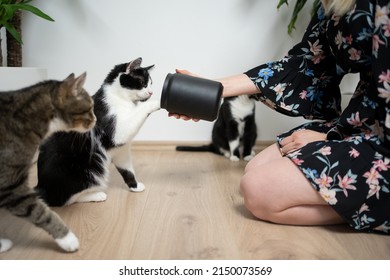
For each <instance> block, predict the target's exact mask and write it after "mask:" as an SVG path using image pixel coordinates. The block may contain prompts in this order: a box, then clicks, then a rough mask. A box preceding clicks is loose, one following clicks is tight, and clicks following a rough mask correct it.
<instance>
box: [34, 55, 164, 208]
mask: <svg viewBox="0 0 390 280" xmlns="http://www.w3.org/2000/svg"><path fill="white" fill-rule="evenodd" d="M141 62H142V59H141V58H138V59H135V60H133V61H131V62H129V63H123V64H119V65H116V66H115V67H114V68H113V69H112V70H111V72H110V73H109V74H108V75H107V77H106V79H105V80H104V82H103V84H102V86H101V87H100V89H99V90H98V91H97V93H96V94H95V95H94V96H93V99H94V102H95V107H94V112H95V114H96V117H97V122H96V126H95V127H94V129H93V130H92V133H90V134H83V135H80V134H77V133H64V132H61V133H56V134H54V135H53V136H52V137H50V138H49V139H48V141H46V142H45V144H44V145H42V146H41V149H40V154H39V158H38V185H37V187H36V190H37V191H38V192H39V194H40V195H41V197H42V198H43V199H44V200H45V201H46V202H47V203H48V204H49V205H51V206H63V205H69V204H72V203H75V202H92V201H104V200H106V198H107V195H106V192H105V189H106V187H107V182H108V175H109V170H108V169H109V168H108V167H109V165H110V163H111V162H113V163H114V165H115V167H116V169H117V170H118V171H119V173H120V174H121V175H122V177H123V180H124V181H125V183H126V184H127V185H128V187H129V188H130V190H131V191H134V192H140V191H143V190H144V188H145V186H144V185H143V184H142V183H141V182H138V181H137V180H136V178H135V174H134V168H133V164H132V160H131V141H132V139H133V138H134V137H135V136H136V134H137V132H138V131H139V129H140V128H141V126H142V124H143V123H144V122H145V120H146V118H147V117H148V116H149V114H150V113H152V112H154V111H156V110H158V109H159V108H160V102H159V101H154V100H151V99H150V97H151V96H152V90H151V82H152V81H151V78H150V75H149V70H150V69H151V68H152V67H153V66H149V67H146V68H142V67H141Z"/></svg>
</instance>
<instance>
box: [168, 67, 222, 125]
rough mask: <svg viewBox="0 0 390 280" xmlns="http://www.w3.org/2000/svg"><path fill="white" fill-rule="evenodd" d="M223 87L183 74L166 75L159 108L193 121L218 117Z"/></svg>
mask: <svg viewBox="0 0 390 280" xmlns="http://www.w3.org/2000/svg"><path fill="white" fill-rule="evenodd" d="M222 91H223V86H222V84H221V83H220V82H216V81H213V80H208V79H203V78H199V77H194V76H189V75H184V74H178V73H176V74H168V75H167V77H166V78H165V82H164V85H163V89H162V94H161V108H164V109H166V110H167V111H168V112H170V113H174V114H179V115H185V116H187V117H190V118H193V119H201V120H206V121H213V120H215V119H216V118H217V117H218V112H219V107H220V105H221V99H222Z"/></svg>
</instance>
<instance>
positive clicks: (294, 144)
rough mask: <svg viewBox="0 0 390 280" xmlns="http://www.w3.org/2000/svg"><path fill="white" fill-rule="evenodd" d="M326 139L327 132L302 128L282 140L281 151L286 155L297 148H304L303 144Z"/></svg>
mask: <svg viewBox="0 0 390 280" xmlns="http://www.w3.org/2000/svg"><path fill="white" fill-rule="evenodd" d="M324 140H326V134H325V133H321V132H317V131H313V130H309V129H302V130H298V131H295V132H293V133H292V134H291V135H290V136H287V137H286V138H284V139H283V140H282V141H281V142H280V145H281V147H280V153H281V154H282V155H283V156H284V155H286V154H288V153H291V152H293V151H295V150H298V149H300V148H302V147H303V146H305V145H307V144H309V143H311V142H315V141H324Z"/></svg>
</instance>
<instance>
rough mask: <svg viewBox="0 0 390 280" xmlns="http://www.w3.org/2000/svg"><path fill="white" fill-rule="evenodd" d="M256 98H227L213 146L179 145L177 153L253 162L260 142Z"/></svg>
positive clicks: (215, 125)
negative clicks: (203, 154)
mask: <svg viewBox="0 0 390 280" xmlns="http://www.w3.org/2000/svg"><path fill="white" fill-rule="evenodd" d="M255 98H256V97H255V96H249V95H242V96H234V97H226V98H224V101H223V103H222V105H221V108H220V111H219V115H218V118H217V120H216V121H215V123H214V126H213V131H212V137H211V139H212V141H211V143H210V144H209V145H204V146H198V147H191V146H178V147H176V150H177V151H190V152H213V153H215V154H219V155H224V156H225V157H227V158H229V159H230V160H231V161H239V160H240V159H241V158H243V159H244V160H246V161H249V160H251V159H252V158H253V156H254V155H255V152H254V150H253V147H254V145H255V143H256V139H257V126H256V121H255Z"/></svg>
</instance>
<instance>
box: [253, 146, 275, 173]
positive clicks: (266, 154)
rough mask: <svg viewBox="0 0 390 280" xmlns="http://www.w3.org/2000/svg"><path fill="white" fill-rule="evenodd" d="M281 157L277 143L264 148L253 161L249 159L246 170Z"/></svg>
mask: <svg viewBox="0 0 390 280" xmlns="http://www.w3.org/2000/svg"><path fill="white" fill-rule="evenodd" d="M281 158H282V155H281V153H280V151H279V146H278V145H277V144H276V143H275V144H273V145H271V146H268V147H267V148H265V149H264V150H262V151H261V152H260V153H258V154H257V155H256V156H255V157H254V158H253V159H252V160H251V161H249V162H248V164H247V165H246V167H245V172H247V170H251V169H256V168H257V167H258V166H259V165H263V164H265V163H269V162H271V161H273V160H276V159H281Z"/></svg>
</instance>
